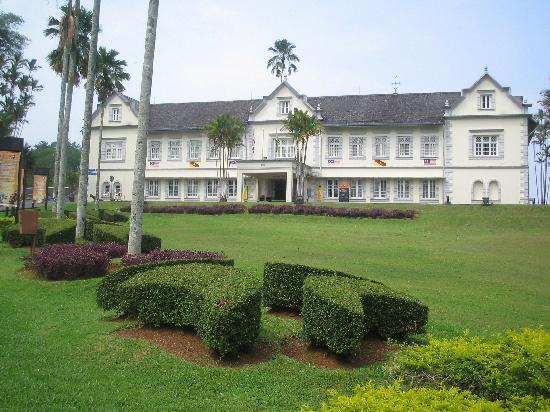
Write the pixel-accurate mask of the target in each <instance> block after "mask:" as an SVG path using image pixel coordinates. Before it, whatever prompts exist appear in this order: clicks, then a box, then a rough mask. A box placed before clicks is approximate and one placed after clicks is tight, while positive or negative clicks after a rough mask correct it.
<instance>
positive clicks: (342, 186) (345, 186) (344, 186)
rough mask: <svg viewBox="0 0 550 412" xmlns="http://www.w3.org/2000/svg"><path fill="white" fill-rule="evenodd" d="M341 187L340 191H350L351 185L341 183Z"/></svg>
mask: <svg viewBox="0 0 550 412" xmlns="http://www.w3.org/2000/svg"><path fill="white" fill-rule="evenodd" d="M339 187H340V189H349V184H347V183H341V184H340V186H339Z"/></svg>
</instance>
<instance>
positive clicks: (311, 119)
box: [283, 109, 321, 203]
mask: <svg viewBox="0 0 550 412" xmlns="http://www.w3.org/2000/svg"><path fill="white" fill-rule="evenodd" d="M283 130H286V131H287V132H288V134H290V136H292V138H293V140H294V150H295V157H294V159H295V162H296V203H303V202H304V190H305V176H306V169H305V166H306V157H307V144H308V141H309V138H310V137H312V136H314V135H316V134H318V133H319V132H320V131H321V123H320V122H319V119H317V116H315V114H311V115H309V114H308V113H307V112H304V111H302V110H299V109H294V111H293V112H292V113H289V114H288V117H287V118H286V119H285V120H283Z"/></svg>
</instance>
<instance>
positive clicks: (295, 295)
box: [259, 205, 360, 310]
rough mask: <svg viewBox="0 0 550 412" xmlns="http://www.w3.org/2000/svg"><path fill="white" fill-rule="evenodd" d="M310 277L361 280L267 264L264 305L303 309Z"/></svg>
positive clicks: (332, 273) (327, 270) (328, 270)
mask: <svg viewBox="0 0 550 412" xmlns="http://www.w3.org/2000/svg"><path fill="white" fill-rule="evenodd" d="M259 206H264V205H259ZM308 276H342V277H348V278H355V279H360V278H358V277H356V276H353V275H349V274H347V273H344V272H339V271H336V270H330V269H320V268H314V267H310V266H304V265H296V264H290V263H280V262H276V263H271V262H267V263H266V264H265V265H264V303H265V304H266V305H267V306H272V307H276V308H282V309H292V310H299V309H301V308H302V288H303V286H304V281H305V280H306V278H307V277H308Z"/></svg>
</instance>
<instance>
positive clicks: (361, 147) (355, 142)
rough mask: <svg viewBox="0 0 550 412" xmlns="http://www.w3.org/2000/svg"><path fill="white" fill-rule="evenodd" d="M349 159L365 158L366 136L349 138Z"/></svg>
mask: <svg viewBox="0 0 550 412" xmlns="http://www.w3.org/2000/svg"><path fill="white" fill-rule="evenodd" d="M354 148H355V149H354ZM354 151H355V154H354ZM349 158H350V159H364V158H365V136H350V137H349Z"/></svg>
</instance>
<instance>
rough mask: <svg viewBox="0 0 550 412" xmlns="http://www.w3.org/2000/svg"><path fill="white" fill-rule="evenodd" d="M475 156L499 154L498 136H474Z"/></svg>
mask: <svg viewBox="0 0 550 412" xmlns="http://www.w3.org/2000/svg"><path fill="white" fill-rule="evenodd" d="M474 155H475V156H498V136H474Z"/></svg>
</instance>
